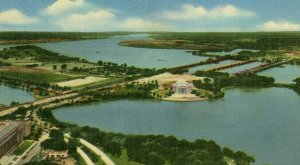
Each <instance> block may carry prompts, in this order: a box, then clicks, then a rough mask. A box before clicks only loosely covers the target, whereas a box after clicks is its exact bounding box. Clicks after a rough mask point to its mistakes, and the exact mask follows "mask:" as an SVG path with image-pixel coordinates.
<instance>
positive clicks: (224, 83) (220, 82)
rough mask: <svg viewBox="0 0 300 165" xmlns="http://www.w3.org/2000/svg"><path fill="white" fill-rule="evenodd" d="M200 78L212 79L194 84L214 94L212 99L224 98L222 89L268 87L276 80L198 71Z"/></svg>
mask: <svg viewBox="0 0 300 165" xmlns="http://www.w3.org/2000/svg"><path fill="white" fill-rule="evenodd" d="M195 75H196V76H199V77H210V78H212V79H213V81H210V79H208V78H206V79H204V81H202V80H195V81H193V84H194V85H195V87H197V88H200V89H204V90H209V91H212V92H213V93H214V95H213V96H212V98H222V97H224V95H225V94H224V92H222V88H224V87H230V86H257V87H268V86H271V85H273V84H274V81H275V79H274V78H272V77H266V76H259V75H256V74H254V73H247V74H236V75H233V76H230V74H229V73H223V72H212V71H197V72H196V73H195Z"/></svg>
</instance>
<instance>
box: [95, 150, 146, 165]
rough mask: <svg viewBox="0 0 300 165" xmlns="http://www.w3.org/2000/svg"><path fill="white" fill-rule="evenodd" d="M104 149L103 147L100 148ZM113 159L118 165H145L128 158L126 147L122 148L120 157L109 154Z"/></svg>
mask: <svg viewBox="0 0 300 165" xmlns="http://www.w3.org/2000/svg"><path fill="white" fill-rule="evenodd" d="M100 149H101V150H102V148H100ZM107 155H108V156H109V157H110V158H111V160H112V161H113V162H114V163H115V164H116V165H123V164H126V165H144V164H142V163H138V162H134V161H129V160H128V156H127V152H126V149H122V154H121V156H120V157H118V158H117V157H114V156H112V155H111V154H107Z"/></svg>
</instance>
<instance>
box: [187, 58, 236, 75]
mask: <svg viewBox="0 0 300 165" xmlns="http://www.w3.org/2000/svg"><path fill="white" fill-rule="evenodd" d="M235 62H238V61H235V60H226V61H221V62H219V63H216V64H209V65H201V66H195V67H192V68H189V71H188V73H189V74H193V73H195V72H196V71H198V70H204V69H209V68H213V67H217V66H222V65H227V64H231V63H235Z"/></svg>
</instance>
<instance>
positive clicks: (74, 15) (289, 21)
mask: <svg viewBox="0 0 300 165" xmlns="http://www.w3.org/2000/svg"><path fill="white" fill-rule="evenodd" d="M299 8H300V1H299V0H186V1H184V0H0V31H201V32H202V31H299V30H300V14H299V13H300V12H299Z"/></svg>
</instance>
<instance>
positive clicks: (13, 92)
mask: <svg viewBox="0 0 300 165" xmlns="http://www.w3.org/2000/svg"><path fill="white" fill-rule="evenodd" d="M33 100H34V97H33V95H32V94H31V93H29V92H26V91H25V90H22V89H19V88H12V87H8V86H4V85H0V104H3V105H10V103H11V102H12V101H15V102H19V103H24V102H28V101H33Z"/></svg>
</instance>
